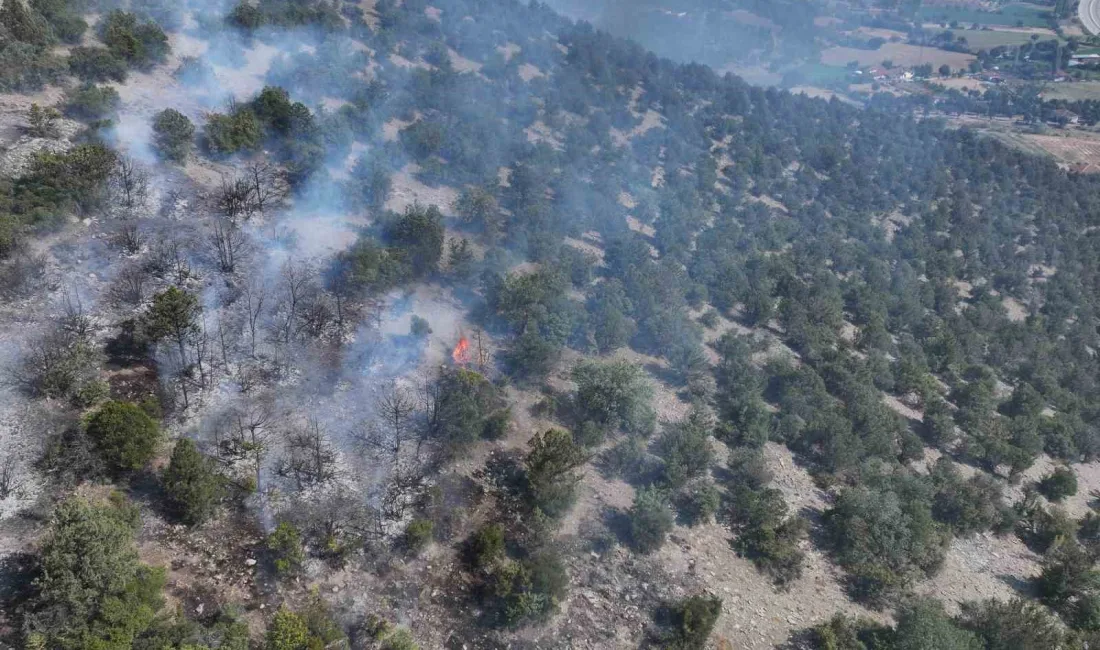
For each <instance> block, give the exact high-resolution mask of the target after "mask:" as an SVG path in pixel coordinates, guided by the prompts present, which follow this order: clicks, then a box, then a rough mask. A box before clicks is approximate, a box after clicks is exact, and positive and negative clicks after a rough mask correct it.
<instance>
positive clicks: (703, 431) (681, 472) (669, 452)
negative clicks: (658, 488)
mask: <svg viewBox="0 0 1100 650" xmlns="http://www.w3.org/2000/svg"><path fill="white" fill-rule="evenodd" d="M654 452H655V453H656V454H657V455H658V456H660V457H661V459H662V460H664V468H663V469H662V479H663V481H664V483H665V485H667V486H668V487H670V488H672V489H676V488H679V487H681V486H682V485H684V484H685V483H687V482H688V481H690V480H691V479H693V478H697V477H699V476H702V475H704V474H706V472H707V471H708V470H709V469H710V465H711V462H712V461H713V460H714V449H713V448H712V447H711V445H710V432H709V431H708V430H707V426H706V423H705V422H703V421H702V418H700V417H698V416H697V414H694V413H693V415H692V416H690V417H688V418H687V419H685V420H683V421H681V422H675V423H672V424H669V425H668V426H666V427H665V431H664V433H663V434H661V437H660V438H658V439H657V442H656V445H655V446H654Z"/></svg>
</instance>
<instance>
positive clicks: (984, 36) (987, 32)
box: [925, 24, 1058, 50]
mask: <svg viewBox="0 0 1100 650" xmlns="http://www.w3.org/2000/svg"><path fill="white" fill-rule="evenodd" d="M925 27H926V28H931V29H937V28H939V26H938V25H930V24H926V25H925ZM950 31H951V35H952V36H953V37H955V38H958V37H960V36H962V37H963V38H965V39H966V43H967V46H968V47H969V48H970V49H971V50H989V49H992V48H995V47H999V46H1002V45H1023V44H1024V43H1028V42H1030V41H1031V36H1032V35H1033V34H1038V35H1039V40H1040V41H1050V40H1054V39H1056V38H1058V35H1057V34H1055V33H1054V32H1053V31H1051V30H1049V29H1039V28H1034V29H953V30H950Z"/></svg>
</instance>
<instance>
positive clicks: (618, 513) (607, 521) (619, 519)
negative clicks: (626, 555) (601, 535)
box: [601, 507, 634, 548]
mask: <svg viewBox="0 0 1100 650" xmlns="http://www.w3.org/2000/svg"><path fill="white" fill-rule="evenodd" d="M601 515H602V517H601V518H602V519H603V524H604V525H605V526H607V529H608V530H609V531H611V533H612V534H613V535H614V536H615V539H617V540H619V543H620V544H622V545H623V546H626V547H628V548H629V547H630V546H631V545H632V544H633V543H634V537H633V535H631V534H630V516H629V515H628V514H627V513H626V512H625V511H623V510H619V509H618V508H610V507H609V508H605V509H604V511H603V512H602V513H601Z"/></svg>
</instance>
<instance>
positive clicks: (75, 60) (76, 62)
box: [69, 47, 126, 82]
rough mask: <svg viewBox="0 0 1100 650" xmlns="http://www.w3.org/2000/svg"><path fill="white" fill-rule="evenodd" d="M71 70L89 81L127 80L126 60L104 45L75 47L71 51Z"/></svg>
mask: <svg viewBox="0 0 1100 650" xmlns="http://www.w3.org/2000/svg"><path fill="white" fill-rule="evenodd" d="M69 70H70V71H72V73H73V74H74V75H76V76H77V77H79V78H80V79H82V80H84V81H87V82H91V81H118V82H122V81H126V62H125V61H124V60H122V59H120V58H118V57H116V56H115V55H114V54H112V53H111V51H110V50H108V49H106V48H103V47H74V48H73V49H72V51H71V52H69Z"/></svg>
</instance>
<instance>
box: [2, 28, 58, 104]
mask: <svg viewBox="0 0 1100 650" xmlns="http://www.w3.org/2000/svg"><path fill="white" fill-rule="evenodd" d="M67 71H68V66H66V64H65V60H64V59H61V58H60V57H57V56H55V55H53V54H51V53H50V51H49V50H48V49H47V48H44V47H42V46H38V45H32V44H30V43H21V42H19V41H15V40H10V39H9V40H6V41H5V40H0V90H3V91H5V92H25V91H30V90H38V89H40V88H42V87H43V86H45V85H46V84H48V83H54V82H56V81H58V80H59V79H61V78H62V77H63V76H64V75H65V73H66V72H67Z"/></svg>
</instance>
